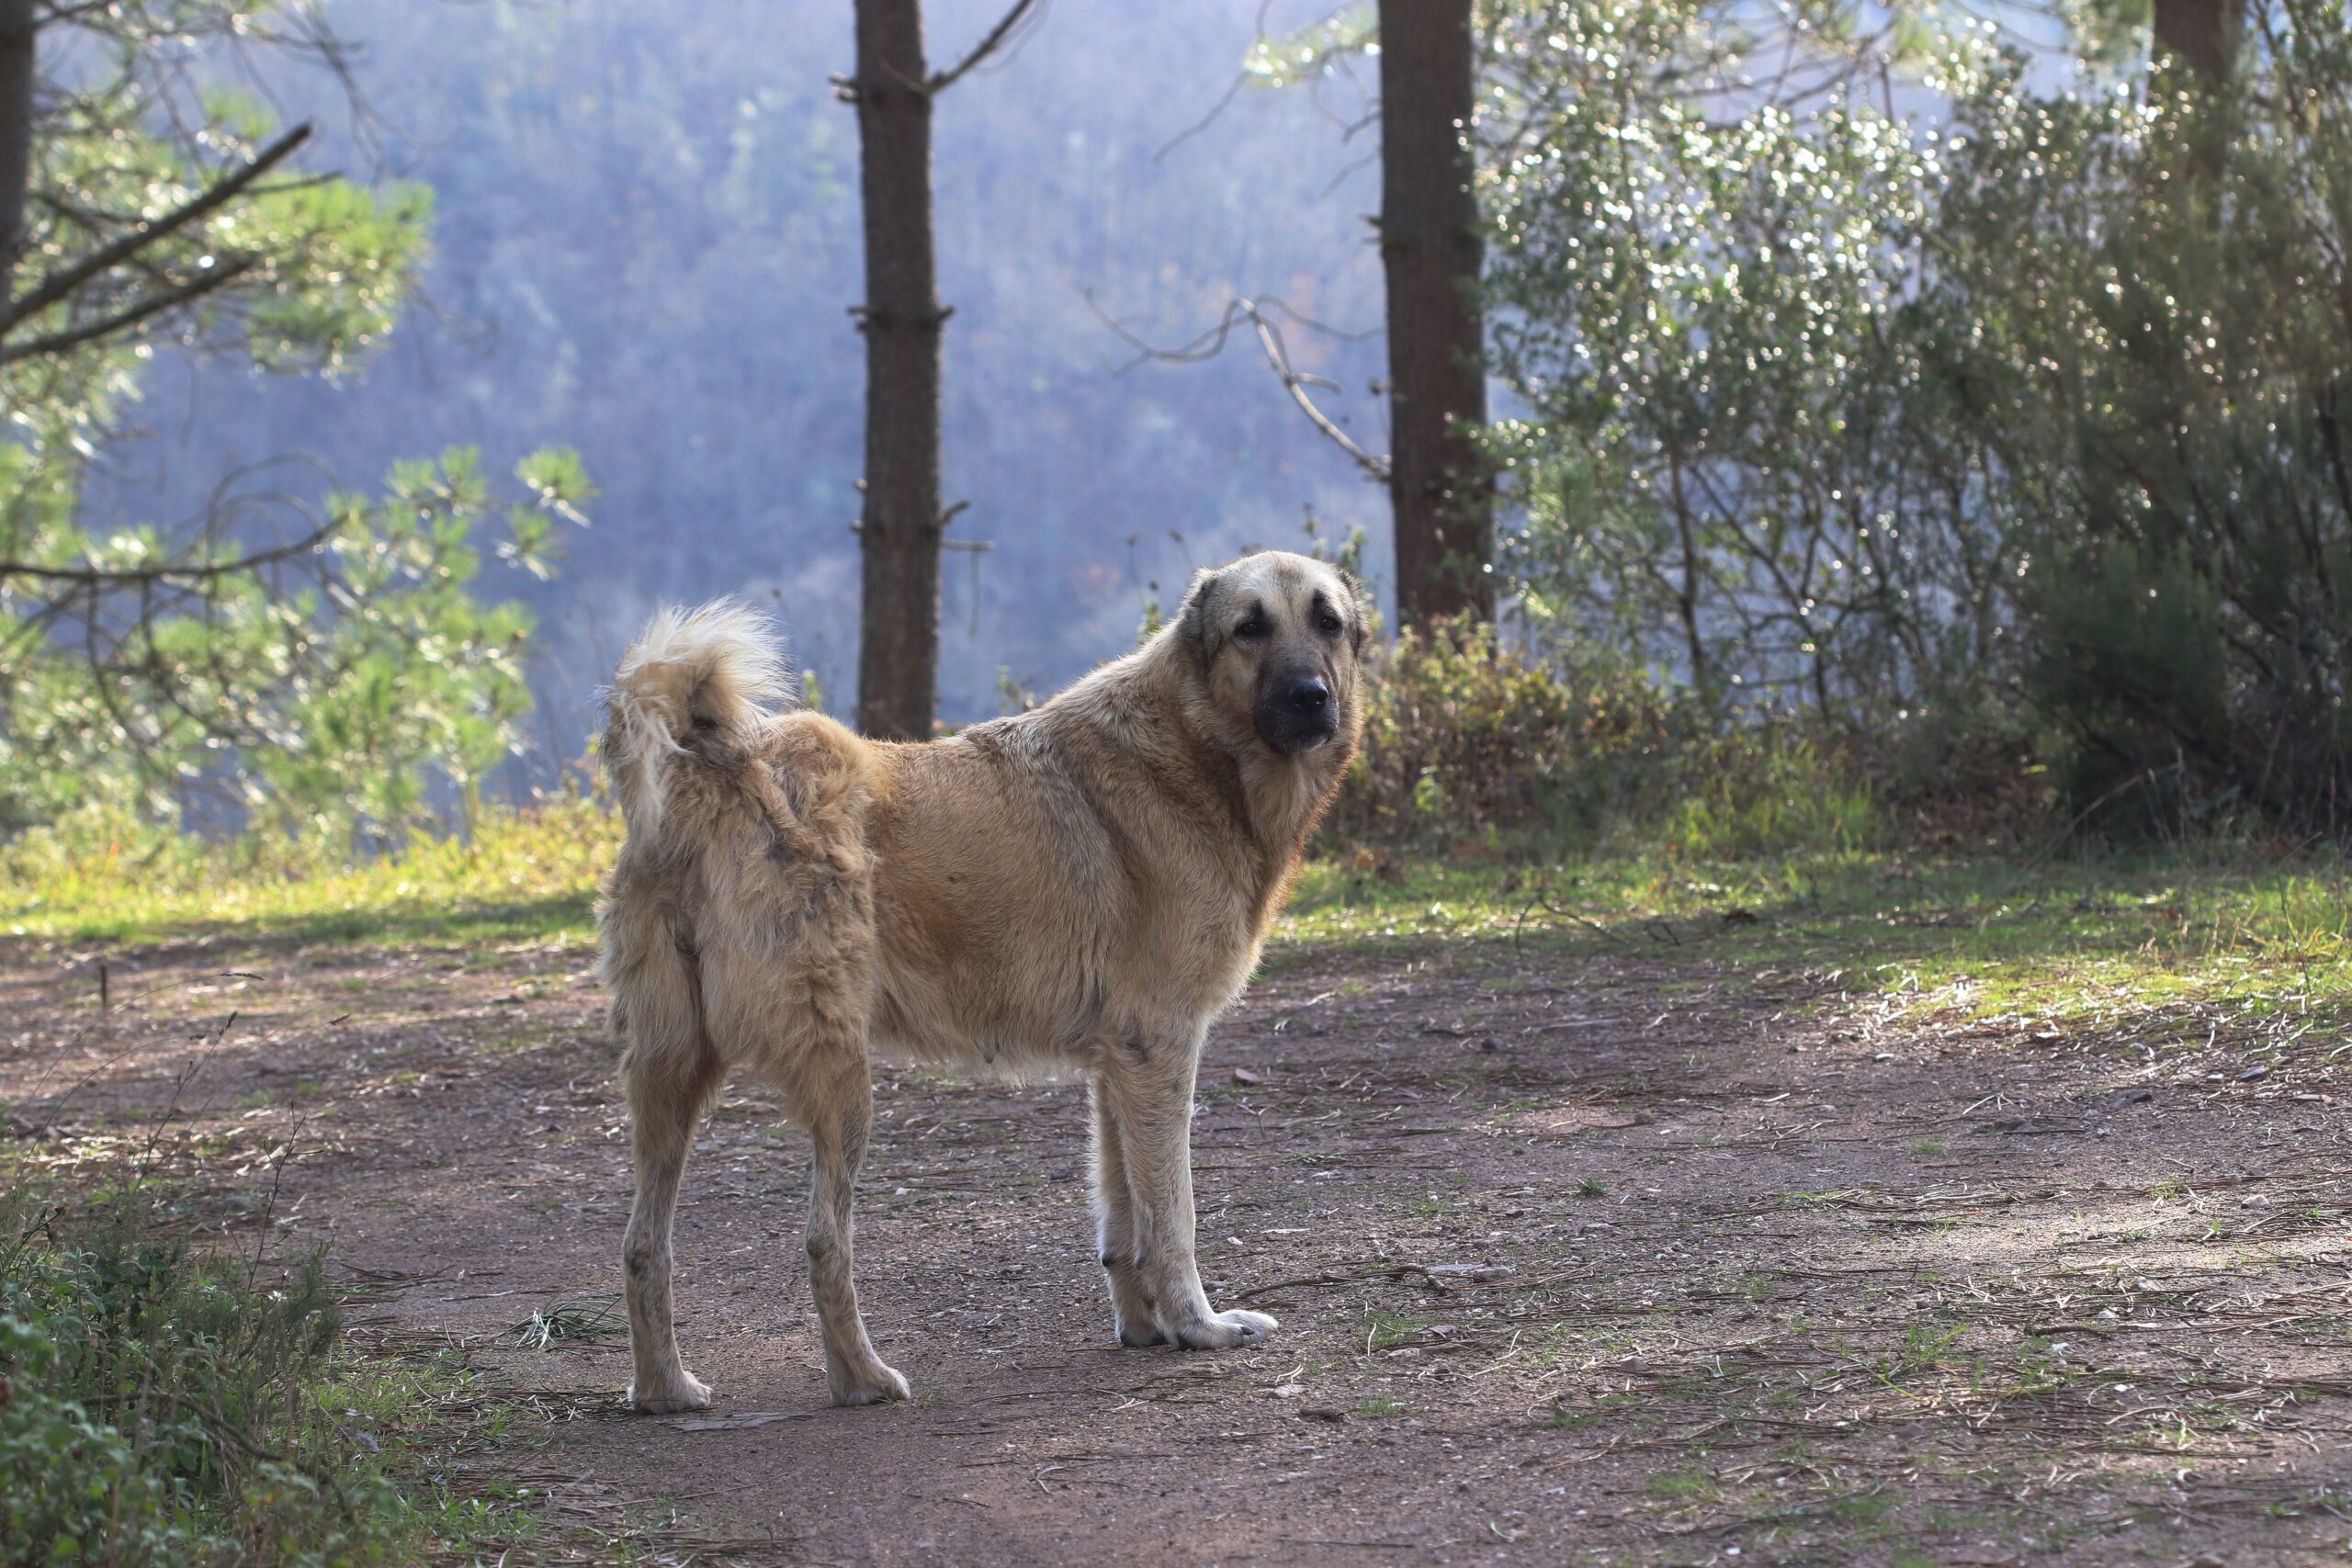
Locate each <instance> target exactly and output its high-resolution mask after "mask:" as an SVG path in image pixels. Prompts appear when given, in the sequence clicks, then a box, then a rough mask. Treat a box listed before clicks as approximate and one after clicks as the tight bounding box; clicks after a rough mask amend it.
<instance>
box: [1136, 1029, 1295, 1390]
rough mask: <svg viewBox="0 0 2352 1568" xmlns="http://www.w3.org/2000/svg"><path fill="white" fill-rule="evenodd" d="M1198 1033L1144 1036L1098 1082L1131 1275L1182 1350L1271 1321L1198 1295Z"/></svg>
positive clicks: (1267, 1329) (1248, 1340) (1226, 1339)
mask: <svg viewBox="0 0 2352 1568" xmlns="http://www.w3.org/2000/svg"><path fill="white" fill-rule="evenodd" d="M1202 1035H1203V1031H1202V1030H1201V1029H1199V1028H1193V1029H1192V1030H1190V1031H1189V1032H1184V1033H1174V1032H1170V1033H1160V1034H1146V1035H1145V1036H1144V1037H1143V1038H1142V1039H1141V1040H1139V1041H1137V1042H1136V1043H1132V1044H1128V1045H1123V1046H1120V1047H1119V1048H1117V1049H1116V1050H1114V1052H1113V1053H1112V1055H1111V1061H1110V1064H1109V1066H1107V1068H1106V1069H1105V1071H1104V1074H1103V1078H1104V1083H1105V1086H1106V1087H1107V1088H1108V1089H1109V1090H1110V1094H1109V1097H1108V1098H1109V1100H1110V1101H1111V1107H1112V1111H1113V1112H1114V1116H1115V1118H1116V1121H1117V1123H1118V1125H1117V1134H1118V1143H1119V1147H1120V1152H1121V1153H1122V1154H1123V1155H1124V1156H1125V1161H1126V1168H1127V1189H1128V1192H1129V1194H1130V1196H1131V1198H1132V1200H1133V1203H1132V1208H1131V1216H1132V1223H1133V1225H1134V1231H1135V1253H1136V1262H1137V1272H1138V1274H1139V1276H1140V1279H1141V1282H1142V1286H1143V1290H1144V1292H1145V1293H1146V1294H1147V1295H1148V1298H1149V1301H1150V1304H1151V1307H1152V1310H1153V1312H1154V1314H1156V1315H1157V1316H1158V1318H1159V1331H1160V1333H1161V1334H1163V1335H1164V1336H1166V1337H1168V1338H1169V1339H1170V1340H1172V1341H1174V1342H1175V1343H1176V1344H1178V1345H1181V1346H1182V1347H1183V1348H1185V1349H1187V1350H1219V1349H1226V1348H1230V1347H1233V1346H1236V1345H1248V1344H1254V1343H1256V1342H1258V1341H1260V1340H1261V1339H1263V1338H1265V1337H1266V1336H1267V1335H1269V1334H1271V1333H1272V1332H1273V1330H1274V1328H1275V1327H1276V1324H1275V1321H1274V1320H1273V1319H1272V1317H1269V1316H1268V1315H1267V1314H1264V1313H1262V1312H1238V1311H1236V1312H1217V1311H1215V1310H1213V1309H1212V1308H1211V1307H1210V1306H1209V1298H1208V1293H1207V1292H1205V1291H1204V1290H1202V1289H1201V1270H1200V1265H1199V1264H1198V1262H1196V1261H1195V1259H1194V1257H1193V1081H1194V1078H1195V1077H1196V1076H1197V1075H1198V1073H1199V1070H1200V1060H1201V1040H1202ZM1115 1288H1116V1284H1115V1276H1114V1290H1115Z"/></svg>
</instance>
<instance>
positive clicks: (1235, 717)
mask: <svg viewBox="0 0 2352 1568" xmlns="http://www.w3.org/2000/svg"><path fill="white" fill-rule="evenodd" d="M1368 615H1369V610H1368V607H1367V605H1366V604H1365V601H1364V597H1363V590H1362V588H1361V587H1360V586H1359V585H1358V584H1357V582H1356V581H1355V580H1354V579H1353V578H1351V577H1350V576H1349V575H1348V574H1347V573H1346V572H1343V571H1341V570H1339V569H1338V568H1337V567H1333V566H1329V565H1326V564H1325V563H1324V562H1322V561H1318V560H1310V559H1309V558H1306V557H1305V556H1295V555H1286V554H1284V553H1283V552H1281V551H1278V550H1269V551H1266V552H1264V553H1263V554H1261V555H1253V556H1244V557H1243V558H1241V559H1239V560H1238V561H1235V562H1234V563H1233V564H1232V565H1231V566H1228V567H1225V568H1222V569H1220V570H1216V571H1204V572H1202V573H1200V574H1199V575H1198V576H1196V577H1194V578H1193V586H1192V588H1191V590H1190V591H1189V592H1186V593H1185V595H1184V604H1183V608H1182V609H1181V610H1179V611H1178V612H1177V615H1176V634H1177V636H1178V637H1181V638H1182V639H1183V641H1184V643H1185V644H1186V646H1187V647H1188V648H1190V649H1191V650H1192V653H1193V657H1194V658H1195V659H1197V660H1199V661H1200V671H1201V676H1202V679H1203V681H1204V683H1205V685H1206V687H1207V690H1208V696H1209V701H1210V703H1211V705H1213V706H1215V707H1216V710H1217V711H1218V713H1219V714H1221V715H1222V716H1225V718H1226V719H1227V721H1228V722H1229V723H1230V724H1231V725H1232V727H1233V728H1235V729H1236V730H1238V729H1239V728H1240V727H1241V725H1243V724H1245V723H1246V724H1247V725H1248V727H1249V728H1250V730H1252V731H1254V732H1255V733H1256V736H1257V738H1258V739H1259V740H1260V741H1261V742H1263V743H1264V744H1265V745H1266V746H1268V747H1271V748H1272V750H1275V751H1278V752H1280V753H1282V754H1283V756H1287V757H1295V756H1297V755H1299V754H1301V753H1303V752H1307V751H1312V750H1317V748H1319V747H1322V746H1325V745H1328V744H1329V743H1330V742H1331V741H1333V740H1336V739H1340V738H1341V737H1345V738H1346V739H1348V740H1349V741H1351V742H1352V741H1353V740H1354V739H1355V737H1356V732H1357V730H1358V728H1360V726H1361V724H1362V712H1361V709H1360V707H1359V705H1358V693H1357V687H1358V684H1359V682H1358V674H1359V671H1361V669H1362V667H1363V649H1364V642H1365V639H1366V638H1367V637H1369V636H1370V635H1371V627H1370V624H1369V621H1368Z"/></svg>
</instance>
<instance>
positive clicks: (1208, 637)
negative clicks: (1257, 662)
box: [1176, 570, 1225, 667]
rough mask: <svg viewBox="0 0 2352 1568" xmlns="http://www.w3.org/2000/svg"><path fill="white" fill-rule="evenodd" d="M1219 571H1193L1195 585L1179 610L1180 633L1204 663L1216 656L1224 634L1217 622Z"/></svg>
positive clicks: (1177, 615)
mask: <svg viewBox="0 0 2352 1568" xmlns="http://www.w3.org/2000/svg"><path fill="white" fill-rule="evenodd" d="M1216 591H1217V574H1216V572H1213V571H1208V570H1201V571H1196V572H1194V573H1193V585H1192V586H1191V587H1190V588H1187V589H1185V590H1184V603H1183V604H1181V605H1179V606H1178V607H1177V610H1176V635H1177V636H1178V637H1182V639H1183V642H1184V646H1185V647H1187V648H1189V649H1192V650H1193V655H1194V656H1195V657H1197V658H1198V659H1199V660H1200V661H1201V663H1202V665H1203V666H1204V667H1206V665H1207V664H1208V662H1209V660H1212V659H1215V658H1216V650H1217V649H1218V647H1219V645H1220V644H1222V643H1223V641H1224V640H1225V639H1224V634H1223V633H1222V632H1221V631H1220V630H1219V629H1218V627H1217V623H1216Z"/></svg>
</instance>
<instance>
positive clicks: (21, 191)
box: [0, 0, 35, 305]
mask: <svg viewBox="0 0 2352 1568" xmlns="http://www.w3.org/2000/svg"><path fill="white" fill-rule="evenodd" d="M34 30H35V29H34V26H33V0H0V305H6V303H7V302H8V301H9V299H12V298H14V297H15V289H16V277H17V262H18V261H19V260H20V259H22V257H23V255H24V253H25V242H26V233H25V194H26V191H27V188H28V186H29V184H30V182H31V178H32V164H33V33H34Z"/></svg>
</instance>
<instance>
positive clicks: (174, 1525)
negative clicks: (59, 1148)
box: [0, 1204, 405, 1568]
mask: <svg viewBox="0 0 2352 1568" xmlns="http://www.w3.org/2000/svg"><path fill="white" fill-rule="evenodd" d="M11 1219H12V1221H13V1222H14V1223H12V1224H10V1226H9V1235H10V1236H11V1238H12V1239H11V1241H10V1243H9V1244H8V1245H7V1246H6V1249H5V1252H0V1563H6V1564H11V1565H14V1564H25V1565H27V1568H30V1565H32V1564H36V1563H39V1564H57V1563H64V1562H90V1563H107V1564H121V1565H125V1568H132V1565H139V1564H147V1563H154V1564H159V1565H161V1564H171V1565H174V1568H176V1565H179V1564H206V1563H228V1562H237V1563H254V1564H280V1563H282V1564H288V1565H294V1564H321V1565H324V1564H341V1563H365V1562H385V1561H389V1560H390V1558H391V1556H392V1553H393V1550H394V1548H395V1547H396V1546H398V1545H399V1544H401V1540H402V1539H403V1536H404V1533H405V1531H404V1528H403V1526H402V1525H401V1522H400V1521H401V1517H402V1509H401V1505H400V1504H399V1501H398V1499H397V1498H396V1497H394V1496H393V1495H391V1493H390V1488H389V1486H388V1484H387V1483H385V1482H384V1481H383V1480H382V1479H381V1478H379V1477H378V1476H377V1475H375V1474H374V1473H373V1472H372V1471H371V1470H370V1469H368V1467H367V1466H366V1465H364V1464H360V1465H355V1464H353V1463H352V1462H351V1461H352V1460H353V1458H354V1457H355V1455H356V1453H357V1450H356V1448H355V1446H354V1445H353V1443H352V1442H351V1441H349V1440H348V1439H347V1438H345V1437H344V1436H343V1434H342V1432H341V1430H340V1429H339V1428H338V1427H336V1425H335V1423H334V1420H333V1418H332V1417H331V1416H329V1415H328V1414H327V1413H326V1412H325V1411H323V1410H322V1409H321V1408H320V1407H319V1401H318V1398H317V1385H319V1384H321V1383H322V1382H324V1381H325V1380H326V1379H327V1378H328V1376H329V1363H330V1359H331V1358H332V1356H333V1354H334V1348H335V1345H336V1342H337V1337H338V1334H339V1331H340V1327H341V1323H340V1317H339V1314H338V1313H337V1311H336V1308H335V1303H334V1299H333V1297H332V1295H331V1294H330V1292H329V1291H328V1288H327V1285H326V1281H325V1278H324V1274H323V1271H322V1268H321V1266H320V1262H319V1260H318V1259H317V1258H315V1257H314V1258H310V1259H309V1260H307V1261H306V1262H305V1263H304V1264H303V1265H302V1266H301V1267H300V1268H299V1269H296V1270H294V1272H293V1273H292V1275H291V1277H290V1278H289V1279H288V1280H286V1281H285V1282H284V1283H283V1284H282V1285H280V1286H279V1287H277V1288H276V1289H263V1288H261V1287H260V1286H259V1285H257V1284H256V1283H255V1281H254V1277H253V1275H254V1270H253V1269H250V1268H249V1267H246V1266H243V1265H240V1264H238V1263H235V1262H232V1261H231V1260H228V1259H224V1258H218V1257H212V1256H208V1255H205V1254H201V1253H198V1252H195V1251H192V1250H191V1249H189V1248H188V1247H187V1246H185V1245H184V1244H181V1243H178V1242H173V1241H158V1240H154V1239H151V1238H145V1237H142V1236H141V1235H140V1234H139V1232H138V1227H137V1226H136V1224H134V1223H133V1222H132V1221H131V1219H130V1217H129V1206H128V1204H123V1205H119V1206H116V1207H113V1208H110V1209H108V1210H106V1211H102V1212H101V1213H98V1214H97V1215H96V1216H95V1217H92V1218H88V1219H85V1220H80V1221H74V1220H69V1219H67V1218H65V1217H63V1216H62V1215H57V1214H51V1215H47V1216H40V1217H38V1218H37V1219H35V1220H34V1221H33V1223H31V1224H29V1225H27V1224H24V1216H23V1214H22V1213H21V1212H20V1213H18V1214H17V1215H15V1216H11Z"/></svg>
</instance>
